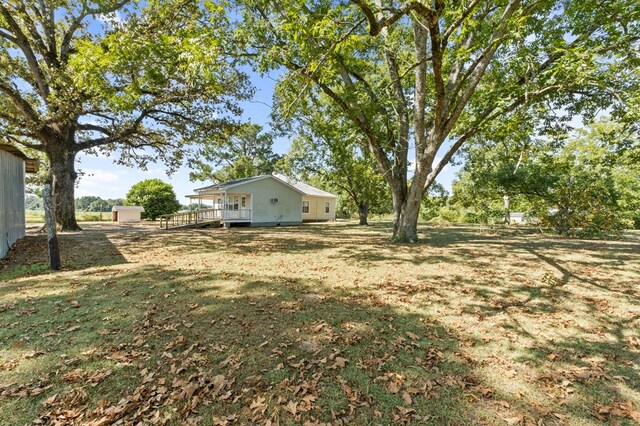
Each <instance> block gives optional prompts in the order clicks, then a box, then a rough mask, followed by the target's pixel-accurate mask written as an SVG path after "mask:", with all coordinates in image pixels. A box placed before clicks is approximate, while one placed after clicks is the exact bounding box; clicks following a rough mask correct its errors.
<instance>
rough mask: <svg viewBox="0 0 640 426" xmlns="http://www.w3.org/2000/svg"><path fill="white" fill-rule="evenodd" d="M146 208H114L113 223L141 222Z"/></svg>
mask: <svg viewBox="0 0 640 426" xmlns="http://www.w3.org/2000/svg"><path fill="white" fill-rule="evenodd" d="M143 212H144V207H142V206H113V207H112V208H111V221H112V222H118V223H131V222H140V221H141V220H142V219H141V216H142V213H143Z"/></svg>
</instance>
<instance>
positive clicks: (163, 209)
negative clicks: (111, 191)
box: [126, 179, 181, 220]
mask: <svg viewBox="0 0 640 426" xmlns="http://www.w3.org/2000/svg"><path fill="white" fill-rule="evenodd" d="M126 204H127V205H129V206H142V207H144V213H142V217H143V218H145V219H151V220H155V219H156V218H157V217H158V216H161V215H163V214H171V213H175V212H177V211H178V210H180V207H181V206H180V203H179V202H178V199H177V198H176V193H175V192H174V191H173V187H172V186H171V185H169V184H168V183H165V182H163V181H161V180H160V179H147V180H143V181H142V182H138V183H136V184H135V185H133V186H132V187H131V189H130V190H129V192H128V193H127V198H126Z"/></svg>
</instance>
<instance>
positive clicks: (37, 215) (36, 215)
mask: <svg viewBox="0 0 640 426" xmlns="http://www.w3.org/2000/svg"><path fill="white" fill-rule="evenodd" d="M25 219H26V222H27V223H28V224H31V223H44V211H42V210H27V211H26V216H25ZM76 220H78V221H79V222H99V221H100V213H99V212H81V211H77V212H76ZM102 221H103V222H105V221H106V222H110V221H111V212H102Z"/></svg>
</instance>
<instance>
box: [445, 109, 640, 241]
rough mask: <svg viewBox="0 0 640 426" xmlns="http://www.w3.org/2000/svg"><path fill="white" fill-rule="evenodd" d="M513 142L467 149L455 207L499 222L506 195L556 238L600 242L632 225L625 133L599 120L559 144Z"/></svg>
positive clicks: (631, 143)
mask: <svg viewBox="0 0 640 426" xmlns="http://www.w3.org/2000/svg"><path fill="white" fill-rule="evenodd" d="M516 135H517V133H515V132H514V133H511V134H510V136H509V135H507V134H505V135H501V134H500V133H499V132H498V133H496V134H495V137H494V138H493V139H491V140H476V141H474V143H473V144H472V145H470V146H469V147H468V148H467V149H466V150H465V164H464V167H463V169H462V170H461V172H460V174H459V179H458V181H457V182H456V183H454V195H453V202H454V203H459V204H461V205H462V206H465V207H472V208H473V211H474V213H475V217H476V218H479V219H480V220H484V221H486V220H487V219H490V218H494V219H496V218H498V217H500V216H501V206H502V197H503V196H504V195H505V194H506V195H509V196H510V198H511V202H512V206H513V207H514V208H516V209H519V210H522V211H525V212H526V211H528V212H529V213H530V215H531V216H535V217H537V218H538V219H540V220H541V221H542V222H543V224H544V225H546V226H549V227H553V228H555V229H556V230H557V231H558V232H559V233H561V234H566V233H570V232H571V233H572V232H578V231H577V230H579V232H580V233H581V234H584V235H589V236H598V235H604V234H607V233H616V232H618V231H620V230H621V229H622V228H624V227H627V228H628V227H633V226H634V225H635V222H636V221H637V218H638V216H639V213H640V201H639V199H640V166H639V165H638V163H637V162H636V161H634V153H635V148H634V147H637V146H638V139H637V136H636V135H635V133H633V132H631V133H630V129H629V128H627V127H626V126H624V125H622V124H616V123H613V122H611V121H609V120H605V119H603V120H599V121H597V122H595V123H593V124H591V125H590V126H589V127H588V128H586V129H579V130H576V131H573V132H571V133H570V134H569V135H564V136H561V137H555V138H551V137H539V138H531V137H529V136H525V135H523V134H521V135H520V138H517V137H516ZM503 136H504V137H503Z"/></svg>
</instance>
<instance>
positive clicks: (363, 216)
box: [358, 203, 369, 226]
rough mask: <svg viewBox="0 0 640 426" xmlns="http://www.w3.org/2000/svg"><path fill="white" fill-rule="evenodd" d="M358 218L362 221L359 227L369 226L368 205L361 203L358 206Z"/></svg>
mask: <svg viewBox="0 0 640 426" xmlns="http://www.w3.org/2000/svg"><path fill="white" fill-rule="evenodd" d="M358 217H359V219H360V222H359V223H358V224H359V225H363V226H366V225H369V221H368V218H369V206H368V205H367V204H364V203H361V204H360V205H358Z"/></svg>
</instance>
